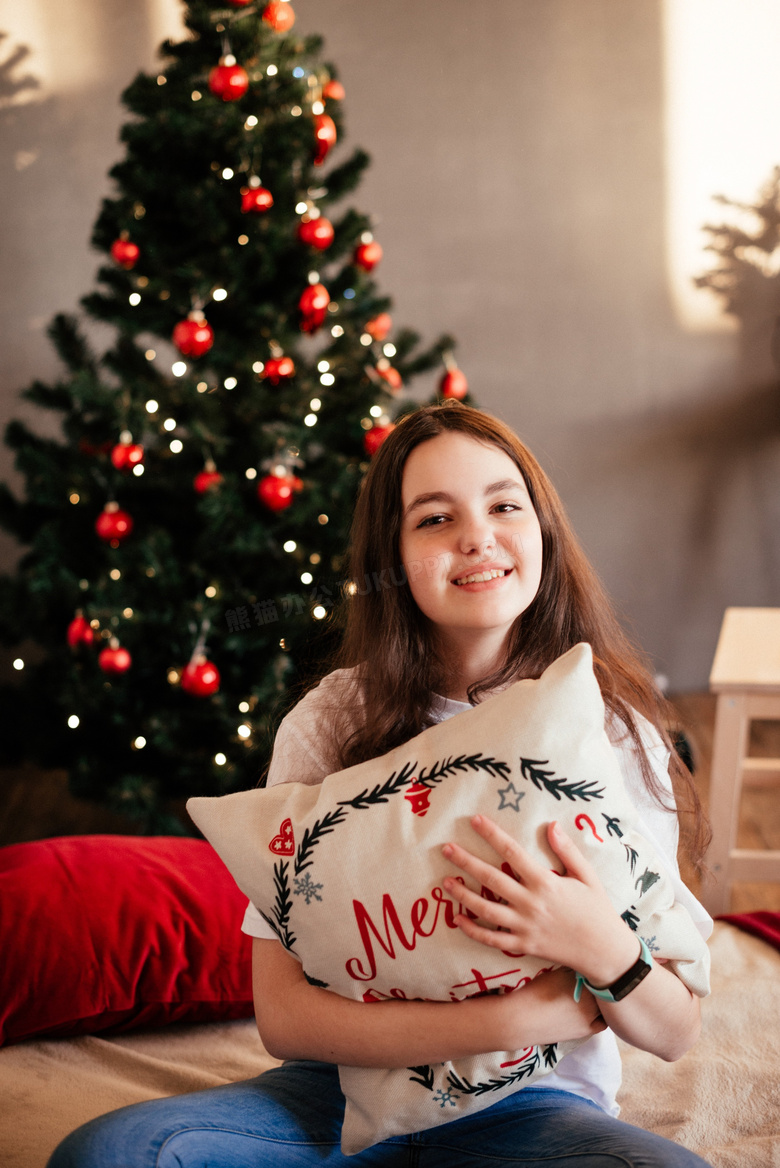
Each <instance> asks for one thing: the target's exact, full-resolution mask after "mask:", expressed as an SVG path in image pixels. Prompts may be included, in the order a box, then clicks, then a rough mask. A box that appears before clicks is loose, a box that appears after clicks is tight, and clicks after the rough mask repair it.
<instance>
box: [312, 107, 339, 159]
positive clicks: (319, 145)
mask: <svg viewBox="0 0 780 1168" xmlns="http://www.w3.org/2000/svg"><path fill="white" fill-rule="evenodd" d="M337 136H338V135H337V134H336V123H335V122H334V121H333V118H331V117H330V116H329V115H328V114H315V115H314V143H315V145H314V165H315V166H322V164H323V162H324V161H325V159H326V158H327V156H328V153H329V152H330V150H331V149H332V148H333V147H334V146H335V145H336V138H337Z"/></svg>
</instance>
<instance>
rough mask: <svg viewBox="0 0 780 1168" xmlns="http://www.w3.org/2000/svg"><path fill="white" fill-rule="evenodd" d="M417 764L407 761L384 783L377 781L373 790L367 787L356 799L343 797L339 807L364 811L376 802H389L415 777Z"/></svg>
mask: <svg viewBox="0 0 780 1168" xmlns="http://www.w3.org/2000/svg"><path fill="white" fill-rule="evenodd" d="M416 766H417V763H416V762H408V763H406V765H405V766H403V767H402V768H401V770H400V771H393V773H392V774H391V776H390V778H389V779H386V780H385V782H384V783H377V785H376V786H375V787H374V788H373V789H372V790H371V791H369V790H368V788H367V787H365V788H364V789H363V790H362V791H361V792H360V794H359V795H355V797H354V799H342V801H341V802H340V803H339V807H354V808H355V810H356V811H363V810H365V808H366V807H372V806H373V805H374V804H376V803H387V801H388V799H389V798H390V796H391V795H395V794H397V792H398V791H400V790H401V789H402V788H403V787H406V786H408V784H409V783H410V782H411V780H412V779H413V778H414V769H415V767H416Z"/></svg>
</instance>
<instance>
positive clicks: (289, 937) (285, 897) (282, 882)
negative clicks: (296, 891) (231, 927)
mask: <svg viewBox="0 0 780 1168" xmlns="http://www.w3.org/2000/svg"><path fill="white" fill-rule="evenodd" d="M288 867H289V864H288V863H287V861H286V860H281V861H280V862H279V863H278V864H274V887H275V888H276V900H275V901H274V907H273V917H270V916H266V914H265V913H264V912H262V911H261V912H260V915H261V916H262V918H263V920H264V921H265V922H266V924H268V925H270V926H271V928H272V929H273V931H274V932H275V933H276V935H277V937H278V938H279V940H280V941H281V943H282V944H283V945H284V947H285V949H289V950H293V949H294V947H295V940H296V938H295V935H294V934H293V933H291V932H290V929H289V924H290V911H291V909H292V897H291V896H290V882H289V880H288V878H287V869H288Z"/></svg>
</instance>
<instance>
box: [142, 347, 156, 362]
mask: <svg viewBox="0 0 780 1168" xmlns="http://www.w3.org/2000/svg"><path fill="white" fill-rule="evenodd" d="M156 356H157V353H156V352H155V351H154V349H147V350H146V352H145V353H144V357H146V360H147V361H154V359H155V357H156Z"/></svg>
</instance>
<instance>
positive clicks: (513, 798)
mask: <svg viewBox="0 0 780 1168" xmlns="http://www.w3.org/2000/svg"><path fill="white" fill-rule="evenodd" d="M524 795H525V791H518V789H517V787H516V786H515V785H514V783H509V784H508V785H507V786H506V787H502V788H500V789H499V791H498V797H499V799H500V800H501V802H500V803H499V805H498V810H499V811H503V810H504V809H505V808H507V807H510V808H511V809H512V811H519V810H520V800H521V799H522V798H523V797H524Z"/></svg>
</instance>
